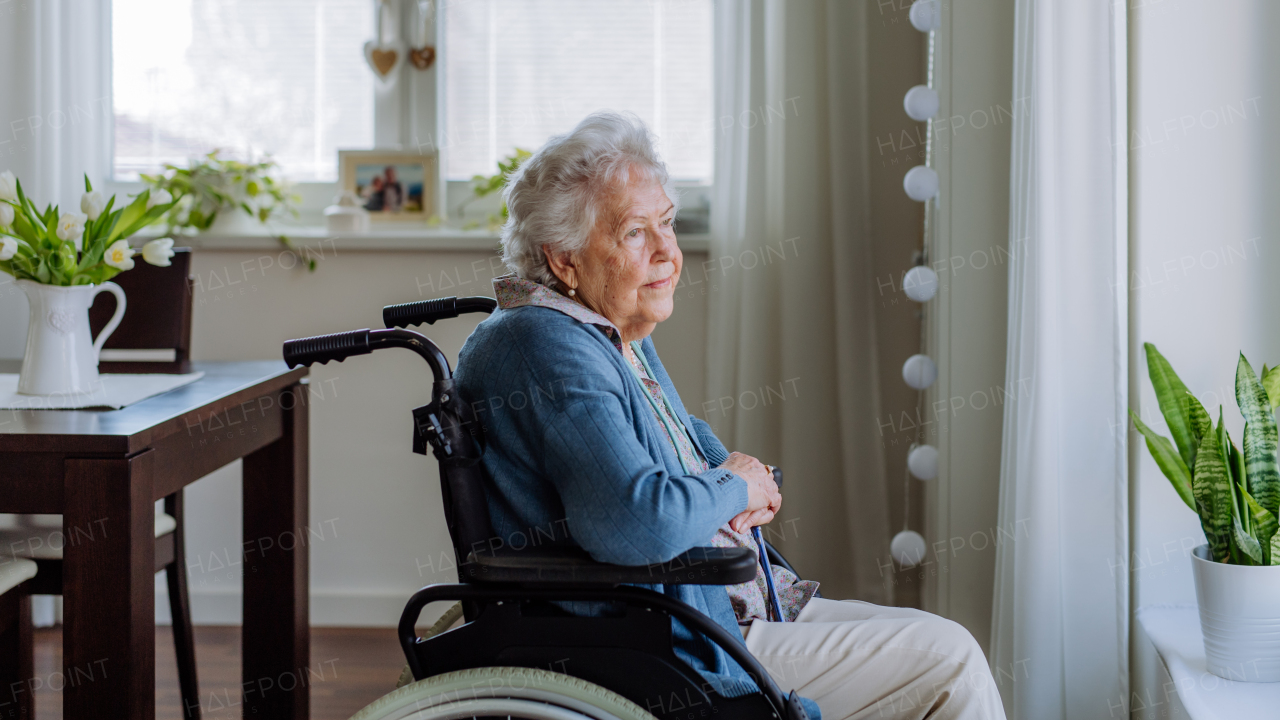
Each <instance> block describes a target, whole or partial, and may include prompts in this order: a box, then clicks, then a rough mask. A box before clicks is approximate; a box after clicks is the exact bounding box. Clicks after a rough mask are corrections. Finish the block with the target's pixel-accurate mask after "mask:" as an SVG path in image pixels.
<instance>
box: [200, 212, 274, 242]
mask: <svg viewBox="0 0 1280 720" xmlns="http://www.w3.org/2000/svg"><path fill="white" fill-rule="evenodd" d="M204 232H205V234H206V235H213V236H214V237H223V236H237V235H253V234H254V233H261V232H262V230H261V225H260V224H259V223H258V221H257V220H255V219H254V218H252V217H250V216H249V214H248V213H246V212H245V211H244V210H242V209H240V208H238V207H235V208H223V209H221V210H219V211H218V216H217V217H215V218H214V219H213V224H212V225H210V226H209V229H208V230H205V231H204Z"/></svg>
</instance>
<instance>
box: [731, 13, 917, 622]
mask: <svg viewBox="0 0 1280 720" xmlns="http://www.w3.org/2000/svg"><path fill="white" fill-rule="evenodd" d="M867 10H868V8H867V5H866V4H865V3H862V2H847V1H844V0H815V1H812V2H810V1H806V2H785V1H783V0H724V1H723V2H718V3H717V6H716V13H717V16H716V22H717V48H716V53H717V58H716V62H717V67H716V72H717V80H718V84H717V97H716V107H717V112H716V115H717V118H718V123H717V127H716V133H717V134H716V137H715V141H716V147H717V151H716V157H717V166H716V178H717V181H716V197H715V201H714V203H713V207H712V233H713V236H714V241H713V245H712V252H711V255H710V263H709V264H708V266H707V274H708V278H707V279H708V281H709V287H710V288H711V293H710V295H709V308H710V321H709V332H708V342H709V352H708V383H707V387H708V393H709V397H710V398H712V400H713V402H715V403H716V404H715V405H714V407H715V408H716V410H715V411H714V412H711V413H708V414H709V415H710V417H709V418H708V420H709V421H710V422H711V423H712V425H713V427H714V428H715V429H716V431H717V433H718V434H719V435H720V437H721V438H722V439H723V440H724V441H725V444H726V445H727V446H729V448H730V449H731V450H740V451H742V452H746V453H749V454H753V455H756V456H757V457H759V458H761V459H762V460H763V461H764V462H767V463H772V464H777V465H779V466H780V467H782V468H784V471H785V473H786V483H785V488H784V491H783V497H784V498H785V500H784V503H783V511H782V514H781V516H780V517H779V518H778V519H776V520H775V521H774V522H773V523H772V524H771V526H770V528H769V532H768V533H767V536H768V537H770V538H771V540H772V541H773V542H774V543H775V544H776V545H778V547H779V549H781V550H782V552H783V553H784V554H785V555H787V557H788V559H789V560H791V561H792V562H793V563H794V564H795V565H797V566H798V568H799V569H800V570H801V572H802V573H804V575H806V576H808V577H813V578H815V579H819V580H821V581H822V582H823V584H824V588H823V589H824V593H825V594H826V595H827V596H828V597H838V598H859V599H864V600H869V601H872V602H877V603H885V604H888V603H891V602H892V601H893V593H892V587H893V585H892V582H891V579H892V572H890V571H888V570H886V568H885V564H886V563H887V559H888V557H889V553H888V544H889V539H890V537H891V535H892V533H893V532H895V531H896V530H898V529H900V528H898V527H893V523H891V522H890V514H889V493H888V487H887V482H886V472H885V456H884V453H885V448H884V447H882V443H881V440H880V435H879V433H878V430H877V424H876V418H877V417H880V416H881V415H883V413H882V411H881V407H880V405H881V403H880V393H879V391H878V388H879V386H880V374H881V372H880V369H879V368H878V367H877V360H876V327H875V317H874V308H875V306H876V300H875V297H874V295H875V293H876V290H875V278H874V274H873V272H872V255H871V236H870V232H869V208H868V205H869V202H868V175H869V169H868V157H867V148H868V147H869V146H870V140H869V137H868V131H867V113H866V109H867V102H866V96H867V82H868V77H867V76H868V67H869V66H868V60H867V57H866V47H867V42H866V33H867ZM903 90H905V88H903ZM905 259H906V258H904V260H905ZM893 374H895V375H896V372H894V373H893ZM891 377H892V376H891ZM898 520H899V522H900V521H901V518H899V519H898Z"/></svg>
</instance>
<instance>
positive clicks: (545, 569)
mask: <svg viewBox="0 0 1280 720" xmlns="http://www.w3.org/2000/svg"><path fill="white" fill-rule="evenodd" d="M460 569H461V570H462V571H463V573H464V574H465V575H466V576H467V577H469V578H470V579H473V580H477V581H480V582H497V583H539V584H547V583H552V584H566V585H570V584H571V585H607V586H614V585H623V584H636V585H653V584H661V585H736V584H738V583H744V582H748V581H750V580H753V579H755V576H756V555H755V553H753V552H751V550H749V549H747V548H712V547H699V548H693V549H692V550H689V551H688V552H685V553H682V554H680V555H677V556H676V557H674V558H672V559H671V560H668V561H667V562H664V563H654V564H652V565H636V566H629V565H610V564H609V563H602V562H598V561H596V560H593V559H591V556H589V555H588V554H587V553H586V551H584V550H582V549H580V548H566V547H557V548H526V549H524V550H511V549H504V550H499V551H497V552H487V551H483V552H480V553H476V552H472V553H470V554H469V555H468V556H467V563H466V564H465V565H464V566H463V567H462V568H460Z"/></svg>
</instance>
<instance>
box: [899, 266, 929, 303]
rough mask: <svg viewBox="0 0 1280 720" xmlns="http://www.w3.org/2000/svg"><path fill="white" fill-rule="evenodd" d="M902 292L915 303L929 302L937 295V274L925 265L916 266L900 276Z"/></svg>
mask: <svg viewBox="0 0 1280 720" xmlns="http://www.w3.org/2000/svg"><path fill="white" fill-rule="evenodd" d="M902 291H903V292H905V293H906V294H907V297H909V298H911V299H912V300H915V301H916V302H919V303H922V302H929V301H930V300H932V299H933V296H934V295H937V294H938V273H936V272H934V271H933V268H931V267H928V266H926V265H917V266H915V267H913V268H911V269H910V270H908V271H907V274H906V275H903V276H902Z"/></svg>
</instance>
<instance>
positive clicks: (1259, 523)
mask: <svg viewBox="0 0 1280 720" xmlns="http://www.w3.org/2000/svg"><path fill="white" fill-rule="evenodd" d="M1144 347H1145V348H1146V351H1147V372H1148V375H1149V376H1150V377H1151V384H1152V386H1153V387H1154V388H1155V391H1156V400H1157V401H1158V402H1159V405H1160V413H1161V414H1162V415H1164V419H1165V423H1167V424H1168V426H1169V434H1170V435H1172V436H1173V439H1172V440H1170V439H1169V438H1166V437H1164V436H1162V435H1160V434H1158V433H1156V432H1154V431H1153V430H1152V429H1151V428H1149V427H1147V426H1146V424H1144V423H1143V422H1142V419H1141V418H1139V417H1138V416H1137V414H1135V413H1134V412H1133V411H1130V412H1129V414H1130V415H1131V416H1132V417H1133V422H1134V425H1136V426H1137V428H1138V432H1140V433H1142V436H1143V437H1144V438H1146V441H1147V450H1149V451H1150V452H1151V456H1152V457H1153V458H1154V459H1155V461H1156V465H1158V466H1159V467H1160V470H1161V472H1163V473H1164V475H1165V477H1167V478H1169V482H1171V483H1173V488H1174V490H1176V491H1177V493H1178V496H1179V497H1181V498H1182V500H1183V502H1185V503H1186V504H1187V506H1188V507H1190V508H1191V509H1192V510H1194V511H1195V512H1196V514H1197V515H1199V516H1200V526H1201V528H1203V529H1204V535H1205V539H1206V540H1207V541H1208V543H1209V550H1210V553H1211V554H1212V556H1213V559H1214V560H1216V561H1218V562H1222V563H1231V564H1234V565H1280V533H1277V532H1276V530H1277V527H1278V523H1277V518H1280V468H1278V467H1277V462H1276V419H1275V408H1276V406H1277V405H1280V372H1278V369H1277V368H1270V369H1268V368H1267V366H1266V365H1263V366H1262V374H1261V376H1260V377H1259V376H1258V375H1255V374H1254V372H1253V367H1252V366H1251V365H1250V364H1249V361H1248V360H1246V359H1245V357H1244V355H1243V354H1241V355H1240V361H1239V362H1238V363H1237V365H1236V403H1237V404H1238V405H1239V406H1240V412H1241V414H1242V415H1244V419H1245V425H1244V450H1243V452H1242V451H1241V450H1240V448H1238V447H1237V446H1236V444H1235V442H1233V441H1232V439H1231V436H1230V434H1229V433H1228V432H1227V429H1226V427H1225V426H1224V424H1223V414H1222V407H1221V406H1219V407H1218V422H1217V425H1214V423H1213V419H1212V418H1211V417H1210V416H1209V413H1208V412H1207V411H1206V410H1205V409H1204V406H1203V405H1201V404H1200V401H1199V400H1197V399H1196V397H1195V396H1194V395H1192V394H1191V393H1190V392H1189V391H1188V390H1187V386H1186V385H1184V384H1183V382H1182V380H1181V379H1179V378H1178V375H1177V373H1175V372H1174V371H1173V366H1171V365H1170V364H1169V361H1168V360H1166V359H1165V358H1164V356H1163V355H1161V354H1160V351H1159V350H1157V349H1156V346H1155V345H1152V344H1151V343H1146V344H1145V345H1144Z"/></svg>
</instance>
